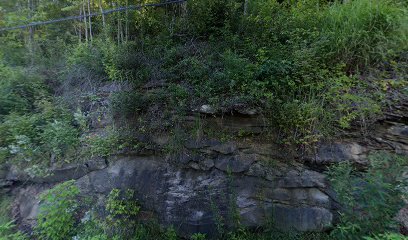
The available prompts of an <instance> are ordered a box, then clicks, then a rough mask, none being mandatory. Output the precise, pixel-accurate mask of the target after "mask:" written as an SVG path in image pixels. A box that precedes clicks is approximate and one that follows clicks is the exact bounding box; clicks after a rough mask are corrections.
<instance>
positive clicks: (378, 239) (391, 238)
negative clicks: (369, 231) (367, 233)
mask: <svg viewBox="0 0 408 240" xmlns="http://www.w3.org/2000/svg"><path fill="white" fill-rule="evenodd" d="M404 239H407V237H406V236H403V235H401V234H398V233H385V234H379V235H377V236H374V237H365V238H364V240H404Z"/></svg>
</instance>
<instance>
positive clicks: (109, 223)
mask: <svg viewBox="0 0 408 240" xmlns="http://www.w3.org/2000/svg"><path fill="white" fill-rule="evenodd" d="M134 194H135V192H134V191H133V190H130V189H128V190H126V191H120V190H119V189H113V190H112V191H111V192H110V193H109V196H108V199H107V201H106V211H107V213H108V215H107V217H106V220H105V223H104V228H105V229H106V231H107V232H108V233H109V235H112V236H115V235H116V236H121V237H123V238H128V237H130V236H132V235H133V234H134V232H135V230H136V229H135V228H136V224H137V221H136V220H137V219H136V217H137V216H138V214H139V212H140V206H139V204H138V203H137V201H136V200H135V196H134Z"/></svg>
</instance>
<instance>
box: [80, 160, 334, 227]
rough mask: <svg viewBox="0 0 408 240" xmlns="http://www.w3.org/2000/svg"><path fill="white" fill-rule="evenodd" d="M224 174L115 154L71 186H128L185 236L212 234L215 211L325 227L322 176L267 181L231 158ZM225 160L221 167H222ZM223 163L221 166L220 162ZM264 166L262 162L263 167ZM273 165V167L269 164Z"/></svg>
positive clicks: (288, 175) (296, 173) (298, 173)
mask: <svg viewBox="0 0 408 240" xmlns="http://www.w3.org/2000/svg"><path fill="white" fill-rule="evenodd" d="M234 161H235V162H236V163H237V166H235V165H233V166H232V167H231V169H232V173H229V174H228V173H227V171H223V170H222V169H224V167H222V169H220V168H218V167H217V164H215V165H214V167H212V168H211V169H209V170H207V171H197V170H195V169H192V168H175V167H173V166H171V165H170V164H166V163H165V162H163V160H162V159H160V158H157V157H141V156H116V157H115V158H114V159H111V160H110V162H112V165H110V166H109V167H107V168H106V169H103V170H99V171H94V172H92V173H90V174H88V175H86V176H84V177H82V178H80V179H78V181H77V184H78V186H79V187H80V189H81V190H82V192H83V193H86V194H102V195H106V194H108V193H109V192H110V190H111V189H113V188H121V189H126V188H131V189H134V190H135V191H136V193H138V196H139V198H140V201H141V202H142V203H143V206H144V207H146V208H147V209H149V210H151V211H153V212H156V213H159V214H158V215H159V216H160V220H161V222H163V223H166V224H167V225H173V226H178V230H179V231H180V232H182V233H185V234H188V233H193V232H203V233H207V234H209V235H213V234H215V232H214V231H215V229H216V224H217V223H216V222H215V220H214V219H216V217H217V216H216V214H219V215H220V216H221V217H222V218H223V219H225V221H226V222H225V224H232V222H228V219H232V218H233V214H236V213H238V214H239V216H240V218H241V222H242V223H243V224H245V225H246V226H253V227H256V226H259V225H262V224H263V223H266V221H267V220H272V219H275V220H276V222H277V223H279V226H280V227H282V228H286V229H296V230H300V231H312V230H317V231H321V230H324V229H326V228H328V227H330V226H331V224H332V221H333V213H332V211H331V210H332V209H331V206H332V204H331V202H332V200H331V199H330V197H329V196H328V195H327V194H326V193H324V192H325V191H326V188H327V185H326V183H325V179H324V176H323V175H321V174H319V173H317V172H313V171H311V170H301V169H299V170H290V168H289V166H287V165H284V166H281V168H282V167H283V168H285V171H286V172H280V174H281V175H282V176H277V175H276V176H273V177H271V178H270V180H268V179H265V178H264V176H262V175H258V176H255V175H254V174H250V175H246V174H245V172H248V171H249V170H250V167H251V164H248V163H254V162H255V161H256V159H251V160H250V159H249V157H247V158H238V157H236V158H234ZM227 164H228V163H226V164H225V165H227ZM223 166H224V165H223ZM264 167H265V166H264ZM271 168H273V167H271Z"/></svg>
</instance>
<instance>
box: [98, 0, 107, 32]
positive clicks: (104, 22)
mask: <svg viewBox="0 0 408 240" xmlns="http://www.w3.org/2000/svg"><path fill="white" fill-rule="evenodd" d="M99 9H100V10H101V14H102V26H103V29H105V27H106V21H105V14H104V13H103V7H102V0H99Z"/></svg>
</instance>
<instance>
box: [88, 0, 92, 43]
mask: <svg viewBox="0 0 408 240" xmlns="http://www.w3.org/2000/svg"><path fill="white" fill-rule="evenodd" d="M88 24H89V38H90V39H91V42H92V40H93V39H92V20H91V0H88Z"/></svg>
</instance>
